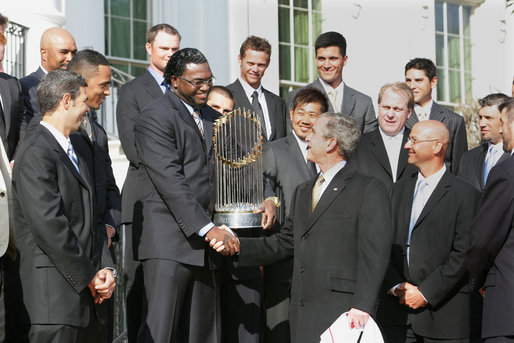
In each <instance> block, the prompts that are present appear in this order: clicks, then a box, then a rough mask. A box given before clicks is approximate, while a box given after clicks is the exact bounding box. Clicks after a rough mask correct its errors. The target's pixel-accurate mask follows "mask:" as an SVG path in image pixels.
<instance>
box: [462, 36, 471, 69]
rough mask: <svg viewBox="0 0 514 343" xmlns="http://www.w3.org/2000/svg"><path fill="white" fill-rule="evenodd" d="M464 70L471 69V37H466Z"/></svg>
mask: <svg viewBox="0 0 514 343" xmlns="http://www.w3.org/2000/svg"><path fill="white" fill-rule="evenodd" d="M464 70H466V71H471V39H469V38H464Z"/></svg>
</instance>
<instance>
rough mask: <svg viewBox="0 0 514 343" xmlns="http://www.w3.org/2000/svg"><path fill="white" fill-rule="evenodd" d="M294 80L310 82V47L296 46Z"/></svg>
mask: <svg viewBox="0 0 514 343" xmlns="http://www.w3.org/2000/svg"><path fill="white" fill-rule="evenodd" d="M294 63H295V65H294V80H295V81H296V82H304V83H307V82H309V49H308V48H300V47H295V48H294Z"/></svg>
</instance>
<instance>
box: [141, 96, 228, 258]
mask: <svg viewBox="0 0 514 343" xmlns="http://www.w3.org/2000/svg"><path fill="white" fill-rule="evenodd" d="M201 115H202V120H203V127H204V132H205V138H204V137H202V134H201V133H200V130H199V129H198V126H197V125H196V123H195V121H194V119H193V117H192V115H191V114H190V113H189V111H188V109H187V108H186V106H185V105H184V104H183V103H182V101H181V100H180V98H179V97H178V96H177V95H176V94H175V93H173V92H166V94H165V95H164V96H162V97H160V98H158V99H157V100H155V101H153V102H152V103H150V104H149V105H148V106H146V107H145V109H144V110H143V112H142V113H141V117H140V118H139V119H138V120H137V121H136V124H135V138H136V147H137V151H138V153H139V156H140V158H141V166H142V168H140V169H139V174H138V177H139V179H138V188H139V193H140V199H141V200H140V203H139V204H136V207H139V209H140V210H141V211H142V215H141V216H140V217H139V218H141V222H134V223H133V230H134V235H141V237H140V244H139V248H138V255H139V259H140V260H143V259H149V258H162V259H169V260H173V261H176V262H179V263H184V264H190V265H195V266H204V264H205V261H206V259H205V254H206V252H205V250H206V248H207V249H209V253H211V252H210V250H212V249H210V248H209V246H208V245H206V243H205V241H204V238H203V237H200V236H199V235H198V232H199V231H200V229H201V228H202V227H204V226H205V225H207V224H209V222H210V221H211V214H212V210H213V209H214V201H215V176H214V151H213V147H212V136H213V122H214V120H215V119H216V118H218V117H219V116H220V114H219V113H218V112H216V111H215V110H213V109H212V108H210V107H209V106H205V107H203V108H202V109H201ZM139 209H138V210H139ZM137 217H138V216H137V215H136V214H135V215H134V218H137Z"/></svg>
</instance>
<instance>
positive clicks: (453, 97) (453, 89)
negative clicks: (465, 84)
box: [448, 70, 461, 103]
mask: <svg viewBox="0 0 514 343" xmlns="http://www.w3.org/2000/svg"><path fill="white" fill-rule="evenodd" d="M448 76H449V78H450V80H449V81H450V82H449V84H448V86H449V90H450V102H454V103H459V102H461V89H460V86H461V84H460V72H459V71H456V70H449V71H448Z"/></svg>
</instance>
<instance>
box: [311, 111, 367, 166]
mask: <svg viewBox="0 0 514 343" xmlns="http://www.w3.org/2000/svg"><path fill="white" fill-rule="evenodd" d="M320 118H328V122H327V125H326V126H325V127H323V128H321V130H320V131H321V133H322V134H323V136H324V137H325V138H335V139H336V140H337V149H338V152H339V155H340V156H341V157H342V158H344V159H345V160H348V159H349V158H350V157H351V156H352V154H353V152H354V151H355V148H356V147H357V143H358V142H359V139H360V137H361V131H360V129H359V128H358V126H357V124H356V123H355V120H354V119H353V118H351V117H350V116H348V115H346V114H341V113H328V112H327V113H323V114H322V115H321V116H320Z"/></svg>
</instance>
